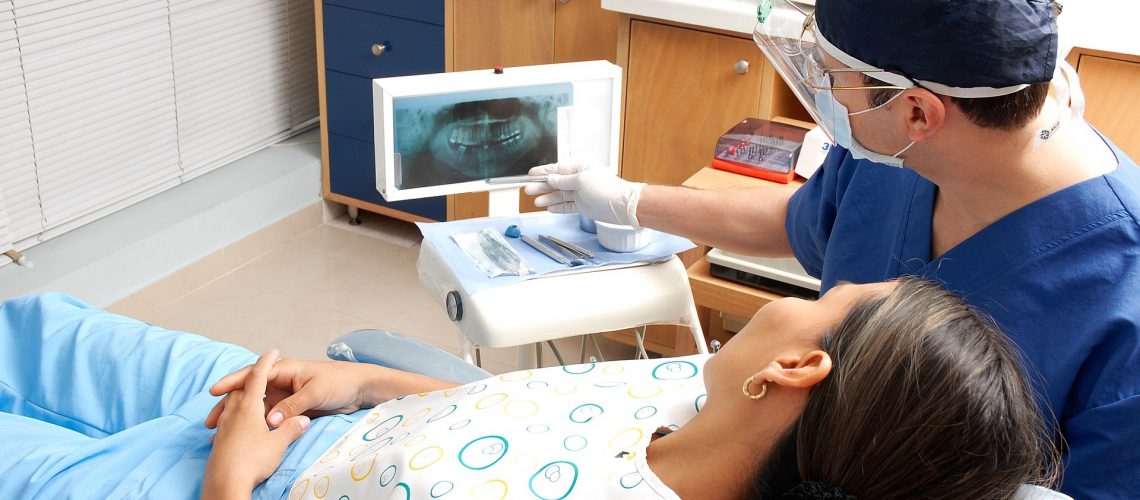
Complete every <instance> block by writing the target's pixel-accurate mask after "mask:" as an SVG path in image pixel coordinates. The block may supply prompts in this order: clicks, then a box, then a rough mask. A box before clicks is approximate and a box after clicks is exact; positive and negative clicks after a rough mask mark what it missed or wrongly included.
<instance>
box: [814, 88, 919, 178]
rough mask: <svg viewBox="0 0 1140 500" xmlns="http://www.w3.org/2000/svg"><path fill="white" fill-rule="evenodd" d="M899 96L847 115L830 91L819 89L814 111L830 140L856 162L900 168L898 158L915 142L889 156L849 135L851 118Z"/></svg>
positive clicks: (841, 104)
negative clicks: (845, 150) (869, 147)
mask: <svg viewBox="0 0 1140 500" xmlns="http://www.w3.org/2000/svg"><path fill="white" fill-rule="evenodd" d="M900 95H902V92H899V93H898V94H895V96H894V97H892V98H890V99H888V100H887V102H884V103H882V104H880V105H878V106H875V107H872V108H867V109H864V110H863V111H856V112H854V113H849V112H848V111H847V107H846V106H844V105H843V103H841V102H839V100H838V99H836V98H835V95H834V94H832V91H831V90H830V89H821V90H819V91H817V92H816V93H815V107H816V110H817V111H819V114H820V118H821V119H822V121H823V123H821V125H823V126H824V127H823V128H824V130H826V131H829V132H831V139H832V140H833V141H835V143H836V144H839V145H840V146H843V147H844V148H847V150H848V151H850V152H851V156H852V157H854V158H855V159H856V160H870V161H873V162H875V163H881V164H883V165H888V166H891V167H898V168H902V166H903V159H902V158H899V155H901V154H903V153H904V152H906V150H908V149H910V147H911V146H914V143H915V141H910V144H907V145H906V147H904V148H902V149H901V150H899V152H897V153H895V154H893V155H890V156H887V155H885V154H882V153H876V152H874V151H871V150H870V149H867V147H866V146H863V145H862V144H860V143H859V141H857V140H855V136H854V135H853V134H852V133H851V120H850V117H852V116H855V115H860V114H863V113H869V112H871V111H875V110H877V109H881V108H883V107H884V106H886V105H888V104H890V103H891V101H893V100H895V99H897V98H898V96H900Z"/></svg>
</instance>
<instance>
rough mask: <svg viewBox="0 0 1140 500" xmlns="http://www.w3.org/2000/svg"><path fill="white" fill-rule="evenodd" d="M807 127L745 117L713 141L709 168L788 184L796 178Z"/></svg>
mask: <svg viewBox="0 0 1140 500" xmlns="http://www.w3.org/2000/svg"><path fill="white" fill-rule="evenodd" d="M805 134H807V130H804V129H802V128H800V127H796V126H792V125H786V124H783V123H776V122H772V121H768V120H761V119H759V118H746V119H744V120H743V121H741V122H740V123H738V124H736V125H735V126H733V127H732V128H731V129H729V130H728V132H725V133H724V135H722V136H720V139H717V141H716V149H715V150H714V151H713V159H712V163H711V165H712V167H713V168H716V169H720V170H727V171H729V172H735V173H738V174H743V175H747V176H751V177H757V178H760V179H765V180H769V181H774V182H780V183H783V184H787V183H789V182H791V180H792V178H793V177H795V175H796V173H795V166H796V157H797V156H799V152H800V146H801V144H803V140H804V135H805Z"/></svg>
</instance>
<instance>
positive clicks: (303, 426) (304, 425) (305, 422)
mask: <svg viewBox="0 0 1140 500" xmlns="http://www.w3.org/2000/svg"><path fill="white" fill-rule="evenodd" d="M308 428H309V417H306V416H304V415H301V430H305V429H308Z"/></svg>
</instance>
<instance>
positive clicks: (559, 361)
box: [546, 340, 566, 365]
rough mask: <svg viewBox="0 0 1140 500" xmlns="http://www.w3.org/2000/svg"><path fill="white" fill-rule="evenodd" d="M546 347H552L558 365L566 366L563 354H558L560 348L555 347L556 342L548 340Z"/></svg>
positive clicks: (551, 350)
mask: <svg viewBox="0 0 1140 500" xmlns="http://www.w3.org/2000/svg"><path fill="white" fill-rule="evenodd" d="M546 345H548V346H550V352H553V353H554V359H557V360H558V364H559V365H565V364H566V362H565V361H563V360H562V353H560V352H558V346H556V345H554V341H553V340H547V341H546Z"/></svg>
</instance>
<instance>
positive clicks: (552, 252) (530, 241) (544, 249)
mask: <svg viewBox="0 0 1140 500" xmlns="http://www.w3.org/2000/svg"><path fill="white" fill-rule="evenodd" d="M540 238H541V236H540ZM519 239H520V240H522V241H523V243H526V244H527V245H530V246H531V248H534V249H535V250H538V251H539V252H540V253H542V254H543V255H545V256H547V257H550V258H551V259H554V261H555V262H557V263H559V264H562V265H564V266H570V267H575V266H581V265H583V264H586V261H585V260H582V259H573V260H571V259H570V258H568V257H566V255H565V254H563V253H562V252H560V251H558V250H556V249H555V248H561V247H558V246H557V245H556V246H555V248H551V247H550V246H547V245H546V244H545V243H542V242H539V241H538V240H536V239H534V238H532V237H530V235H527V234H524V235H522V236H520V237H519Z"/></svg>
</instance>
